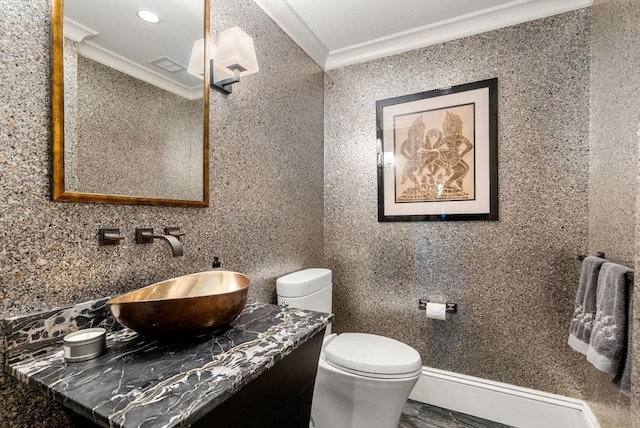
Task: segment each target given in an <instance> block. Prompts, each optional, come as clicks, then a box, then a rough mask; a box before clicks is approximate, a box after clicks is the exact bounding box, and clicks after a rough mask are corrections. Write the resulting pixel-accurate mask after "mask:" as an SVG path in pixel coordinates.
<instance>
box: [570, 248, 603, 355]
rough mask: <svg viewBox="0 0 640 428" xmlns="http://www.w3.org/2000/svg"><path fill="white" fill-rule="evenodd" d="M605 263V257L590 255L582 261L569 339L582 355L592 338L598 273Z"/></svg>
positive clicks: (585, 353)
mask: <svg viewBox="0 0 640 428" xmlns="http://www.w3.org/2000/svg"><path fill="white" fill-rule="evenodd" d="M603 263H604V259H601V258H600V257H594V256H588V257H586V258H585V259H584V260H583V261H582V272H581V274H580V283H579V284H578V292H577V293H576V303H575V309H574V311H573V319H572V320H571V326H570V327H569V340H568V341H567V343H568V344H569V346H571V347H572V348H573V349H574V350H576V351H578V352H580V353H581V354H582V355H587V349H588V348H589V341H590V340H591V329H592V327H593V320H594V319H595V317H596V294H597V292H596V291H597V286H598V274H599V273H600V267H601V266H602V264H603Z"/></svg>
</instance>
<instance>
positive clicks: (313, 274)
mask: <svg viewBox="0 0 640 428" xmlns="http://www.w3.org/2000/svg"><path fill="white" fill-rule="evenodd" d="M331 288H332V287H331V271H330V270H329V269H322V268H313V269H305V270H301V271H298V272H293V273H290V274H288V275H285V276H283V277H280V278H278V279H277V280H276V293H277V294H278V304H279V305H281V304H283V303H287V304H288V305H289V306H290V307H292V308H300V309H309V310H312V311H317V312H327V313H331Z"/></svg>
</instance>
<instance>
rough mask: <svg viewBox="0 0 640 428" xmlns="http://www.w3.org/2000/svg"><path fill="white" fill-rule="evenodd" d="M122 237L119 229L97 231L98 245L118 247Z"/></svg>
mask: <svg viewBox="0 0 640 428" xmlns="http://www.w3.org/2000/svg"><path fill="white" fill-rule="evenodd" d="M123 239H124V236H122V235H121V234H120V229H98V243H99V244H100V245H120V241H122V240H123Z"/></svg>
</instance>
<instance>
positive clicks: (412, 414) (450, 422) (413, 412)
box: [398, 400, 509, 428]
mask: <svg viewBox="0 0 640 428" xmlns="http://www.w3.org/2000/svg"><path fill="white" fill-rule="evenodd" d="M398 428H509V425H503V424H499V423H497V422H492V421H489V420H487V419H481V418H477V417H475V416H471V415H466V414H464V413H458V412H453V411H451V410H447V409H443V408H442V407H435V406H430V405H428V404H424V403H419V402H417V401H413V400H409V401H407V404H405V405H404V408H403V409H402V416H401V417H400V423H399V424H398Z"/></svg>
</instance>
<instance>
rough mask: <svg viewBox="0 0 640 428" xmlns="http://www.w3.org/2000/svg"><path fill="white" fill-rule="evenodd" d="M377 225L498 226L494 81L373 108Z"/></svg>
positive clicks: (394, 100)
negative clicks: (486, 222)
mask: <svg viewBox="0 0 640 428" xmlns="http://www.w3.org/2000/svg"><path fill="white" fill-rule="evenodd" d="M376 128H377V163H378V165H377V166H378V168H377V169H378V221H379V222H393V221H449V220H452V221H459V220H489V221H496V220H498V79H497V78H493V79H487V80H482V81H478V82H472V83H466V84H462V85H457V86H451V87H447V88H441V89H435V90H431V91H427V92H420V93H416V94H410V95H404V96H400V97H394V98H388V99H384V100H379V101H376Z"/></svg>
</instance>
